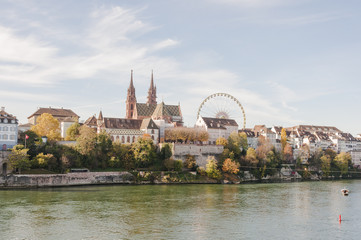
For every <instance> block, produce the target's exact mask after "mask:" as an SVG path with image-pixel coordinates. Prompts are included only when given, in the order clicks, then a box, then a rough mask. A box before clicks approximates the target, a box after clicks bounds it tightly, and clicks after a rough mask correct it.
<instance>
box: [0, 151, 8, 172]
mask: <svg viewBox="0 0 361 240" xmlns="http://www.w3.org/2000/svg"><path fill="white" fill-rule="evenodd" d="M9 154H10V151H0V176H1V175H6V174H8V173H11V169H10V166H9V163H8V156H9Z"/></svg>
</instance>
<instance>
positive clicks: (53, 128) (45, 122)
mask: <svg viewBox="0 0 361 240" xmlns="http://www.w3.org/2000/svg"><path fill="white" fill-rule="evenodd" d="M31 130H32V131H34V132H35V133H36V134H37V135H38V136H39V137H42V136H46V137H47V138H48V139H49V140H59V139H60V138H61V136H60V124H59V121H58V120H57V119H56V118H54V117H53V116H52V115H51V114H49V113H43V114H41V115H40V117H38V118H37V120H36V125H34V126H32V127H31Z"/></svg>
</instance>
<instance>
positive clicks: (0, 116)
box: [0, 110, 17, 121]
mask: <svg viewBox="0 0 361 240" xmlns="http://www.w3.org/2000/svg"><path fill="white" fill-rule="evenodd" d="M0 119H1V121H3V120H4V119H7V120H8V121H9V120H15V121H17V119H16V117H15V116H13V115H12V114H9V113H7V112H5V110H1V111H0Z"/></svg>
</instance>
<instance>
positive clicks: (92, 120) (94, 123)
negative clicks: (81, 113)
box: [84, 116, 97, 127]
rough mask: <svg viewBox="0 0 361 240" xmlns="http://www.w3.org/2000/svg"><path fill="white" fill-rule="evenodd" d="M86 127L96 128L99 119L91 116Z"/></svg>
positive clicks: (86, 121) (85, 123) (86, 122)
mask: <svg viewBox="0 0 361 240" xmlns="http://www.w3.org/2000/svg"><path fill="white" fill-rule="evenodd" d="M84 125H87V126H92V127H96V126H97V118H96V117H95V116H91V117H90V118H88V119H87V120H85V122H84Z"/></svg>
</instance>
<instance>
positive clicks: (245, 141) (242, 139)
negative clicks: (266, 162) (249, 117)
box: [239, 132, 248, 153]
mask: <svg viewBox="0 0 361 240" xmlns="http://www.w3.org/2000/svg"><path fill="white" fill-rule="evenodd" d="M239 137H240V142H241V148H242V151H243V152H244V153H246V151H247V149H248V139H247V134H246V133H245V132H241V133H240V134H239Z"/></svg>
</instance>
